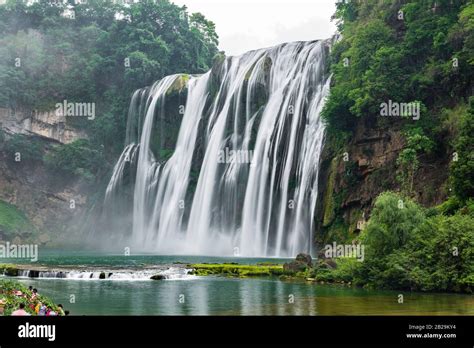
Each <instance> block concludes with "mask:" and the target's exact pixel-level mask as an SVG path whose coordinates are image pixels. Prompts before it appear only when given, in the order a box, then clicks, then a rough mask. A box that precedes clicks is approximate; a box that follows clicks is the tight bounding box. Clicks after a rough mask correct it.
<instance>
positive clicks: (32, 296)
mask: <svg viewBox="0 0 474 348" xmlns="http://www.w3.org/2000/svg"><path fill="white" fill-rule="evenodd" d="M36 296H38V290H36V289H33V293H32V294H31V299H32V300H34V299H35V298H36Z"/></svg>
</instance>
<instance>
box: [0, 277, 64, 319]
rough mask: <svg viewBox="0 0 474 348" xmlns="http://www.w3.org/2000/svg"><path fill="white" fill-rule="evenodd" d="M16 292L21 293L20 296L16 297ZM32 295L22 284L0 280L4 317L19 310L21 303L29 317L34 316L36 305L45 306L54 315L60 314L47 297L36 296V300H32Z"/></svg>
mask: <svg viewBox="0 0 474 348" xmlns="http://www.w3.org/2000/svg"><path fill="white" fill-rule="evenodd" d="M18 291H21V294H22V295H18V294H17V292H18ZM32 295H33V294H32V292H31V291H30V290H28V288H27V287H25V286H23V285H22V284H20V283H18V282H15V281H11V280H5V279H0V300H2V301H4V302H5V309H4V315H5V316H7V315H11V313H12V312H13V311H15V310H17V309H18V308H19V306H20V304H21V303H23V304H24V305H25V311H27V312H28V313H29V314H31V315H36V312H35V310H34V308H35V307H36V305H37V304H38V303H41V304H43V305H45V306H46V307H48V308H49V309H51V310H53V311H55V312H56V313H59V312H60V310H59V308H58V306H57V305H55V304H54V302H53V301H52V300H51V299H49V298H48V297H46V296H43V295H37V296H36V298H34V299H32V298H31V296H32Z"/></svg>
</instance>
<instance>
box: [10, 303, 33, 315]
mask: <svg viewBox="0 0 474 348" xmlns="http://www.w3.org/2000/svg"><path fill="white" fill-rule="evenodd" d="M26 315H30V314H29V313H28V312H27V311H25V304H24V303H20V308H19V309H17V310H16V311H14V312H13V313H12V316H15V317H16V316H26Z"/></svg>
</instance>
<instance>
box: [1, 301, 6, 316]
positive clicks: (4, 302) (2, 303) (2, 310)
mask: <svg viewBox="0 0 474 348" xmlns="http://www.w3.org/2000/svg"><path fill="white" fill-rule="evenodd" d="M6 304H7V301H5V300H3V299H0V316H2V315H3V313H4V312H5V305H6Z"/></svg>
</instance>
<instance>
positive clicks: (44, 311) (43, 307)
mask: <svg viewBox="0 0 474 348" xmlns="http://www.w3.org/2000/svg"><path fill="white" fill-rule="evenodd" d="M47 310H48V308H47V307H46V306H45V305H44V304H42V305H41V306H40V308H39V311H38V315H40V316H44V315H46V311H47Z"/></svg>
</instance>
